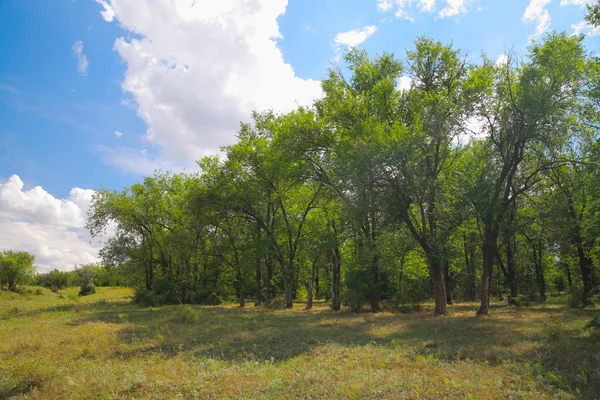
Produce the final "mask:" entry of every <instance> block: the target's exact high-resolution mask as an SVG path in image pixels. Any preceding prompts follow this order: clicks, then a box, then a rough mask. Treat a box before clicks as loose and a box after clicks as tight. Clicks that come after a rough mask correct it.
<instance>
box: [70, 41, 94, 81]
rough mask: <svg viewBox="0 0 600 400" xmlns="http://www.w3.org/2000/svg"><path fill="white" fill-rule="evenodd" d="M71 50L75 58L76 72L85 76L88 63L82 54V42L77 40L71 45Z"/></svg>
mask: <svg viewBox="0 0 600 400" xmlns="http://www.w3.org/2000/svg"><path fill="white" fill-rule="evenodd" d="M71 48H72V49H73V53H74V54H75V56H77V72H79V75H82V76H85V75H87V69H88V66H89V64H90V63H89V62H88V59H87V57H86V55H85V54H83V42H82V41H81V40H78V41H76V42H75V43H73V46H72V47H71Z"/></svg>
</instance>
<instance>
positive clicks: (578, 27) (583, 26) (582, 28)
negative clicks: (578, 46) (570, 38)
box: [571, 21, 600, 36]
mask: <svg viewBox="0 0 600 400" xmlns="http://www.w3.org/2000/svg"><path fill="white" fill-rule="evenodd" d="M571 29H573V33H574V34H575V35H579V34H582V33H584V34H586V35H588V36H598V35H600V27H599V26H596V27H593V26H591V25H590V24H589V23H588V22H587V21H581V22H579V23H577V24H573V25H571Z"/></svg>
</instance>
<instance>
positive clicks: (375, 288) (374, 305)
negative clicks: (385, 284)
mask: <svg viewBox="0 0 600 400" xmlns="http://www.w3.org/2000/svg"><path fill="white" fill-rule="evenodd" d="M371 274H372V280H373V282H372V286H371V312H380V311H381V305H380V303H379V256H378V255H377V254H375V255H374V256H373V263H372V265H371Z"/></svg>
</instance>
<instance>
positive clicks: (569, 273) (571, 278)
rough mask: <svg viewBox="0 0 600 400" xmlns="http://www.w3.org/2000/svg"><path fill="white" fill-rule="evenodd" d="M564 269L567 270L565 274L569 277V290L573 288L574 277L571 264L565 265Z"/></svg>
mask: <svg viewBox="0 0 600 400" xmlns="http://www.w3.org/2000/svg"><path fill="white" fill-rule="evenodd" d="M563 268H564V270H565V274H566V275H567V284H568V285H569V288H571V287H572V286H573V277H572V276H571V266H570V265H569V263H564V264H563Z"/></svg>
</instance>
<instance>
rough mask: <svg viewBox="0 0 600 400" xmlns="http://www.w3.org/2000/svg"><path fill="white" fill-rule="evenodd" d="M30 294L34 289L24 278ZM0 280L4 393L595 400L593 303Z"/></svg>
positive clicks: (599, 373)
mask: <svg viewBox="0 0 600 400" xmlns="http://www.w3.org/2000/svg"><path fill="white" fill-rule="evenodd" d="M29 289H30V291H31V292H33V291H35V290H36V288H29ZM75 293H76V289H68V290H65V291H62V292H60V293H58V294H57V293H52V292H50V291H48V290H46V289H41V294H40V293H38V294H34V293H29V294H27V293H26V294H17V293H8V292H6V291H0V398H2V399H3V398H12V397H16V398H32V399H59V398H60V399H92V398H93V399H112V398H118V399H126V398H157V399H163V398H164V399H167V398H186V399H192V398H215V399H216V398H219V399H220V398H261V399H271V398H334V399H338V398H339V399H346V398H348V399H352V398H355V399H359V398H360V399H363V398H381V399H388V398H407V399H418V398H449V399H454V398H455V399H468V398H474V399H500V398H511V399H512V398H514V399H518V398H523V399H525V398H537V399H540V398H564V399H573V398H591V399H593V398H596V397H595V396H599V395H600V338H599V337H598V336H600V335H594V334H591V333H590V332H589V331H586V330H584V329H583V327H584V325H585V324H586V323H587V322H588V321H590V320H591V319H592V318H593V317H596V316H600V309H598V308H595V309H586V310H570V309H567V308H565V307H564V306H562V305H561V304H560V303H558V302H552V301H549V302H548V303H546V304H544V305H533V306H531V307H521V308H514V307H507V306H505V305H504V304H500V303H498V304H494V305H493V316H492V317H489V318H476V317H474V316H473V315H474V310H475V307H476V304H475V303H461V304H459V305H456V306H454V307H453V308H452V315H451V316H450V317H445V318H435V317H433V316H431V313H429V312H422V313H417V314H392V313H379V314H369V313H361V314H354V313H350V312H344V311H342V312H339V313H334V312H332V311H330V310H329V309H328V308H327V306H326V305H325V304H319V303H317V305H316V307H315V308H314V309H313V310H312V311H303V306H302V305H301V304H298V305H297V306H296V307H295V309H294V310H291V311H285V310H265V309H255V308H254V307H252V306H250V307H247V308H245V309H239V308H237V307H235V306H220V307H199V306H163V307H158V308H151V307H142V306H137V305H134V304H131V303H130V302H129V299H128V295H129V294H130V293H129V291H128V290H127V289H120V288H99V290H98V292H97V293H96V294H94V295H91V296H87V297H84V298H81V299H78V298H77V296H76V295H75Z"/></svg>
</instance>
